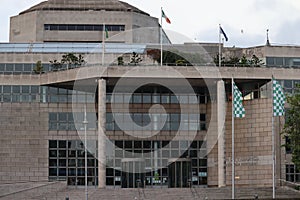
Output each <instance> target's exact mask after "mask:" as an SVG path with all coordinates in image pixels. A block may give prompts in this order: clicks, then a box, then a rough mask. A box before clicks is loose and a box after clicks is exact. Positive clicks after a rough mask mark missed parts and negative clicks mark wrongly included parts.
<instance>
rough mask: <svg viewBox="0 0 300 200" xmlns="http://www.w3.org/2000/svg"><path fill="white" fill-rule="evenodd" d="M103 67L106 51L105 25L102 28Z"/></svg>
mask: <svg viewBox="0 0 300 200" xmlns="http://www.w3.org/2000/svg"><path fill="white" fill-rule="evenodd" d="M102 28H103V30H102V66H104V51H105V23H103V26H102Z"/></svg>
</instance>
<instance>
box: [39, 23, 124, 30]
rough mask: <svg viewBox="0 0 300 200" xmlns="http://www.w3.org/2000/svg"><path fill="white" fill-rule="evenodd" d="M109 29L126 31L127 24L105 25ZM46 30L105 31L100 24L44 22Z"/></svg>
mask: <svg viewBox="0 0 300 200" xmlns="http://www.w3.org/2000/svg"><path fill="white" fill-rule="evenodd" d="M105 29H106V30H108V31H125V25H109V24H108V25H105ZM44 30H45V31H103V25H102V24H101V25H98V24H44Z"/></svg>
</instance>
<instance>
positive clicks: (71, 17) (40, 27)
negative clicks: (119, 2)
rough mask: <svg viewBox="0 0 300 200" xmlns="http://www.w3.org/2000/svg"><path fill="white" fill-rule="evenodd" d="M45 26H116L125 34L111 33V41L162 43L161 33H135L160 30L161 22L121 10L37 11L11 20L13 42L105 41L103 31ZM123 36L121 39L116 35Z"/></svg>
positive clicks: (109, 39) (11, 38) (11, 40)
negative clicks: (48, 27)
mask: <svg viewBox="0 0 300 200" xmlns="http://www.w3.org/2000/svg"><path fill="white" fill-rule="evenodd" d="M44 24H116V25H125V32H124V31H109V38H108V39H107V41H110V42H120V43H158V42H159V40H158V37H159V31H157V30H156V32H153V31H149V32H148V33H147V32H145V31H143V32H139V31H137V32H135V33H134V34H133V33H132V29H133V28H139V27H158V19H157V18H154V17H151V16H146V15H143V14H139V13H135V12H118V11H92V10H91V11H33V12H30V13H25V14H21V15H17V16H14V17H12V18H11V25H10V42H52V41H61V42H63V41H67V42H68V41H71V42H74V41H78V42H96V41H99V42H101V41H102V40H103V32H102V31H101V32H100V31H49V30H44ZM119 33H121V36H118V37H116V36H115V35H117V34H119Z"/></svg>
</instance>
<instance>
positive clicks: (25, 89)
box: [22, 85, 30, 94]
mask: <svg viewBox="0 0 300 200" xmlns="http://www.w3.org/2000/svg"><path fill="white" fill-rule="evenodd" d="M29 88H30V86H25V85H23V86H22V93H27V94H28V93H29Z"/></svg>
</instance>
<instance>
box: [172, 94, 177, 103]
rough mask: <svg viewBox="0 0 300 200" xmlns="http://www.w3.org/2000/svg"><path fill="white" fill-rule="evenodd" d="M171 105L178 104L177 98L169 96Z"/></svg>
mask: <svg viewBox="0 0 300 200" xmlns="http://www.w3.org/2000/svg"><path fill="white" fill-rule="evenodd" d="M171 103H174V104H178V99H177V96H175V95H171Z"/></svg>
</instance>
